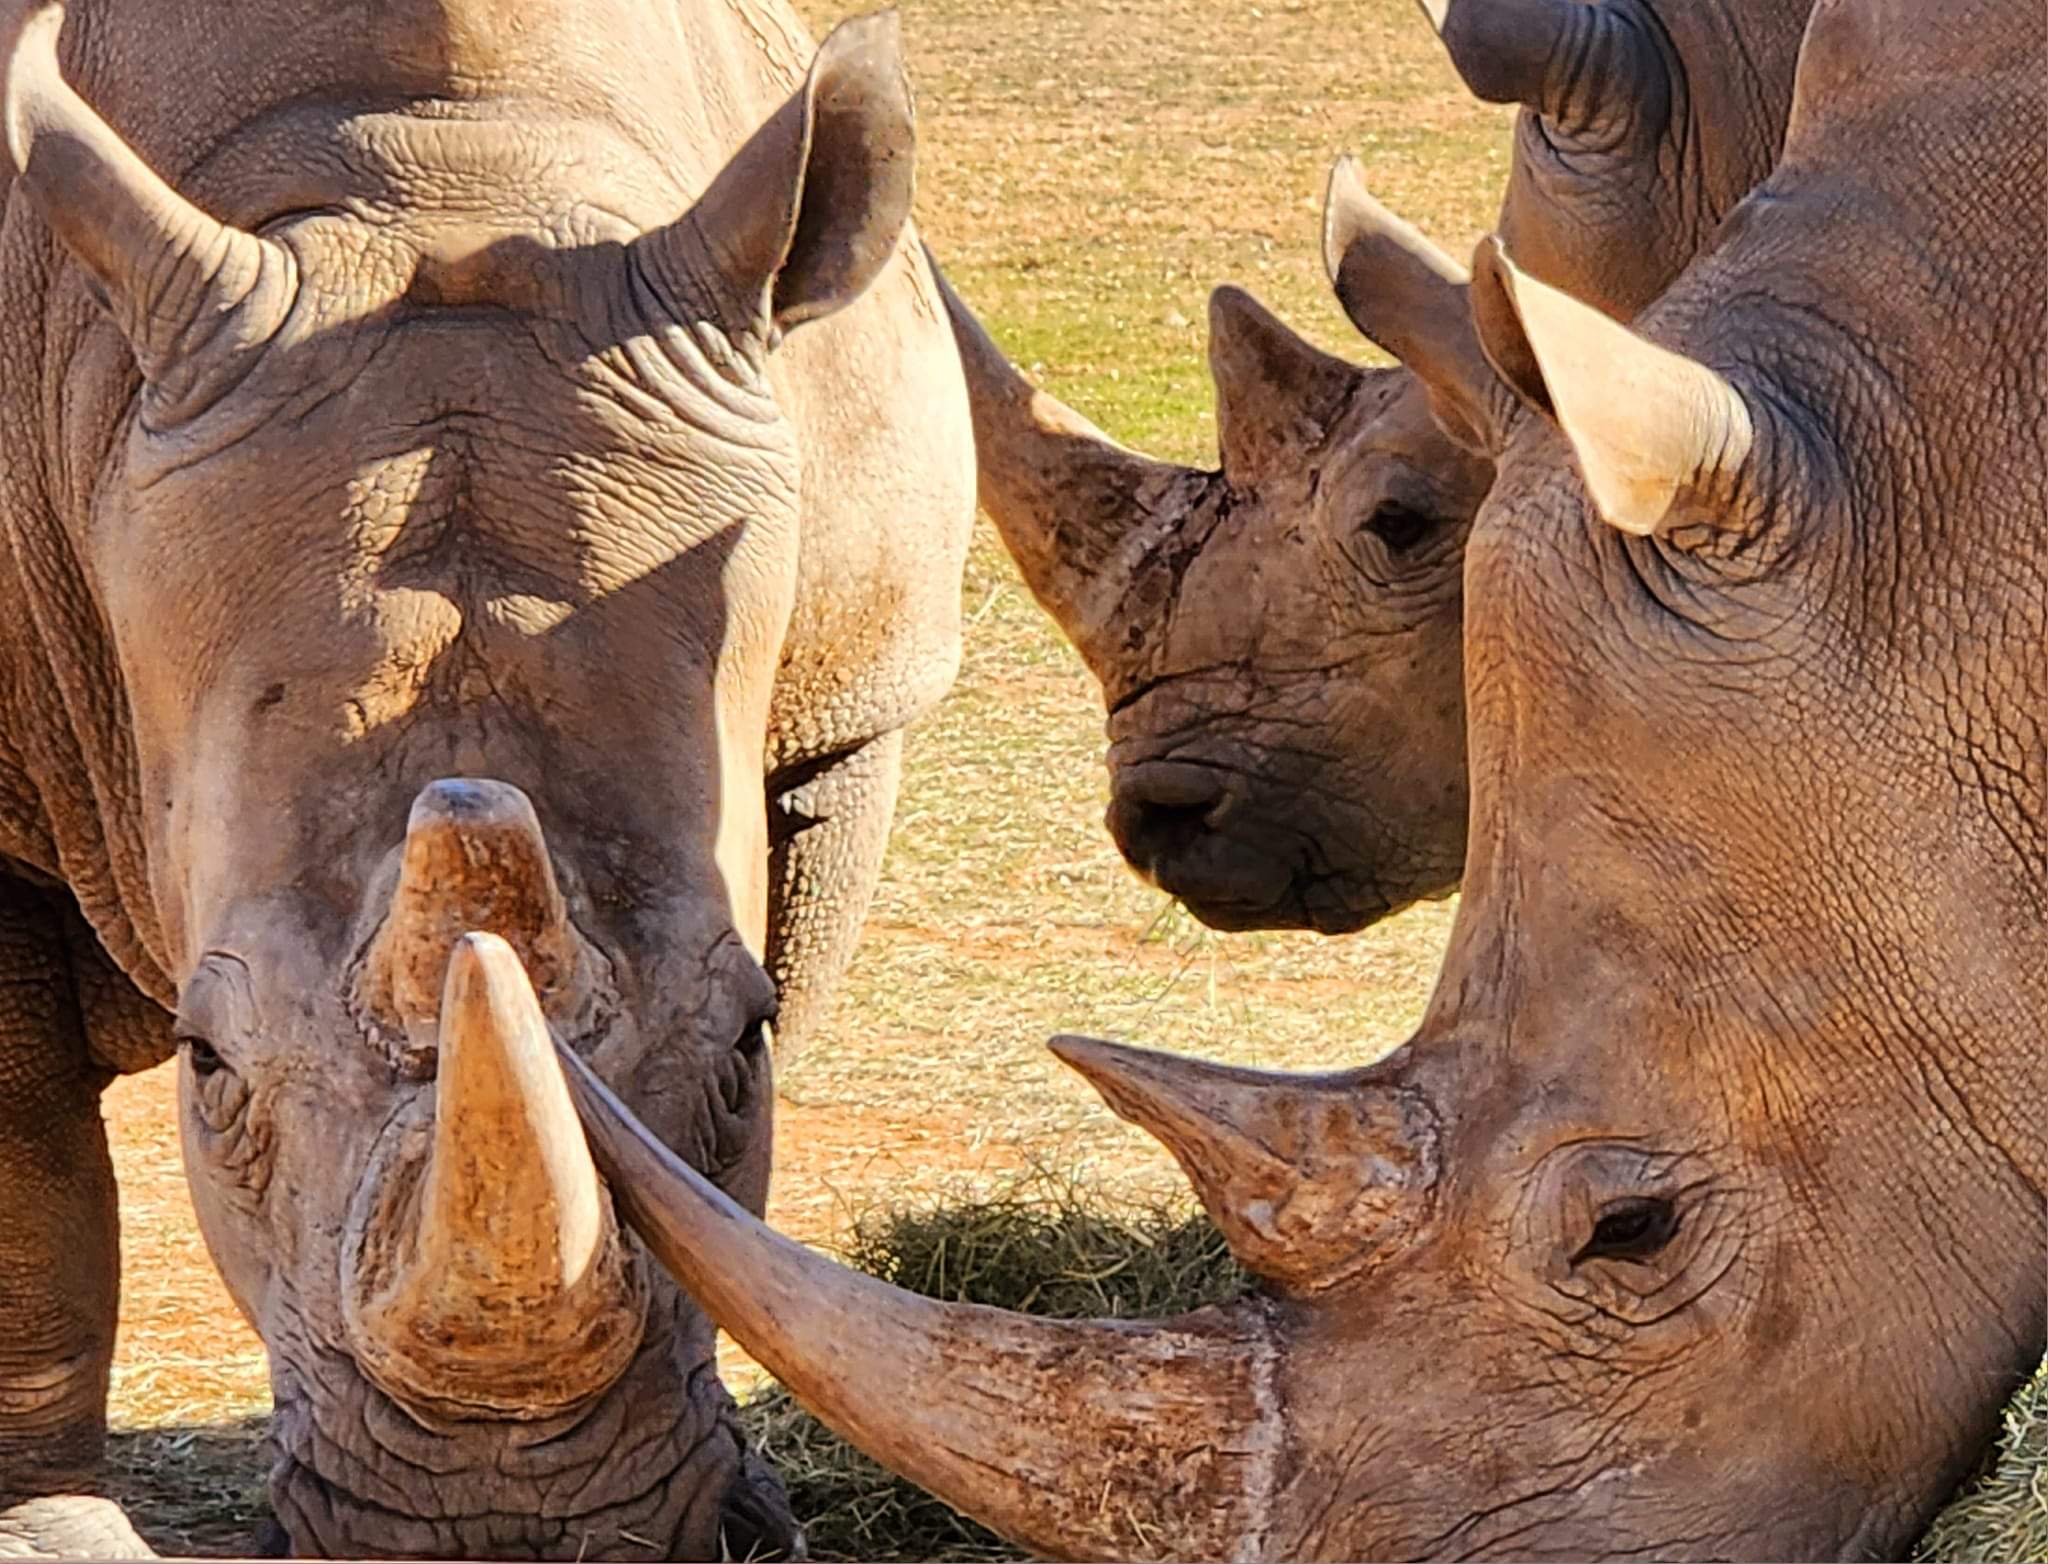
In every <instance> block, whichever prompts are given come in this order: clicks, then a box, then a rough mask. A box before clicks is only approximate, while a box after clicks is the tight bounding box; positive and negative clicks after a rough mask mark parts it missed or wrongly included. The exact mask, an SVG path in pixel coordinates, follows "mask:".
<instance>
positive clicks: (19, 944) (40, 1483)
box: [0, 880, 120, 1494]
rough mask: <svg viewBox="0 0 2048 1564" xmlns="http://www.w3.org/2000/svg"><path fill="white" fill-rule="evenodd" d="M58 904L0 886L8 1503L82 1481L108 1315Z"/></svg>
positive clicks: (95, 1180)
mask: <svg viewBox="0 0 2048 1564" xmlns="http://www.w3.org/2000/svg"><path fill="white" fill-rule="evenodd" d="M68 900H69V898H68V897H67V896H66V895H65V893H64V892H63V891H62V890H61V889H56V890H46V889H42V888H39V887H36V886H31V885H28V884H25V883H23V882H22V881H20V880H4V881H0V1104H4V1107H0V1189H4V1190H5V1191H6V1193H7V1199H6V1200H5V1202H4V1204H0V1254H4V1255H6V1256H7V1257H8V1261H9V1273H10V1274H9V1276H8V1278H7V1285H6V1286H5V1288H4V1289H0V1471H4V1472H5V1474H6V1478H7V1481H6V1488H7V1490H8V1491H10V1492H12V1493H15V1494H20V1493H24V1492H28V1493H34V1492H40V1491H54V1490H60V1489H64V1488H68V1487H73V1486H76V1485H77V1484H79V1483H80V1482H82V1481H84V1480H86V1479H88V1478H89V1477H90V1476H91V1474H92V1471H93V1468H94V1466H95V1464H96V1463H97V1462H98V1460H99V1457H100V1453H101V1444H102V1441H103V1439H104V1437H105V1422H104V1417H105V1406H106V1398H107V1372H108V1368H109V1366H110V1364H111V1363H112V1360H113V1353H114V1319H115V1314H116V1311H117V1307H118V1303H119V1288H120V1256H119V1254H118V1252H117V1249H116V1209H115V1206H116V1200H115V1191H114V1170H113V1164H112V1162H111V1161H110V1160H109V1158H108V1155H107V1141H106V1133H105V1131H104V1129H103V1128H102V1127H101V1124H100V1115H99V1095H100V1091H101V1089H102V1088H103V1087H104V1086H105V1085H106V1083H107V1080H108V1079H109V1072H108V1071H106V1070H105V1069H103V1068H101V1067H100V1066H99V1065H98V1064H97V1063H96V1061H95V1060H94V1059H93V1057H92V1052H91V1047H90V1044H89V1043H88V1041H87V1037H86V1031H85V1026H84V1022H83V1018H82V1015H81V1005H80V994H79V985H78V983H77V982H76V980H75V978H74V976H73V971H72V962H71V955H70V949H69V942H68V940H67V938H66V928H65V922H66V919H65V908H64V905H63V904H64V903H65V902H66V901H68ZM24 1261H26V1262H27V1263H26V1264H24V1263H23V1262H24Z"/></svg>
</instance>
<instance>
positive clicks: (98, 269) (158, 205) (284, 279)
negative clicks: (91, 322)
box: [6, 4, 298, 396]
mask: <svg viewBox="0 0 2048 1564" xmlns="http://www.w3.org/2000/svg"><path fill="white" fill-rule="evenodd" d="M63 25H64V7H63V6H62V5H56V4H52V5H44V6H42V7H40V8H37V9H35V10H34V11H33V12H32V13H31V14H30V15H29V16H28V18H27V20H26V21H24V22H23V23H22V25H21V28H20V31H19V32H18V33H17V34H16V36H15V39H14V48H13V52H12V53H11V54H10V56H9V57H8V61H7V101H6V121H7V148H8V152H9V154H10V155H11V156H12V158H13V160H14V166H15V168H16V169H17V170H18V171H19V172H18V174H17V177H16V180H15V184H16V187H17V188H19V189H20V190H21V191H22V192H23V193H25V194H26V195H27V196H28V198H29V199H30V200H32V201H33V202H34V203H35V205H36V207H37V209H38V210H39V211H40V212H41V213H42V216H43V219H44V221H46V222H47V223H48V224H49V225H50V227H51V228H52V230H54V231H55V233H56V234H57V237H58V238H59V239H61V240H62V241H63V242H64V244H65V246H66V247H67V248H68V249H69V250H70V251H71V253H72V254H73V255H75V256H76V257H77V258H78V260H79V262H80V263H81V264H82V265H83V266H84V267H85V268H86V270H88V271H89V272H91V273H92V275H93V277H94V278H95V279H96V280H97V281H98V283H99V284H100V286H101V287H102V288H103V289H104V290H105V292H106V295H107V302H108V306H109V308H110V309H111V310H112V311H113V314H114V317H115V319H116V321H117V322H118V323H119V325H120V326H121V329H122V331H123V333H124V334H125V335H126V336H127V338H128V342H129V345H130V347H131V348H132V349H133V350H134V353H135V357H136V361H137V363H138V365H139V366H140V367H141V369H142V372H143V376H144V378H145V379H147V380H148V381H149V382H150V383H151V384H152V385H154V386H157V387H158V388H159V389H160V390H162V391H164V392H166V393H169V394H171V395H173V396H176V395H179V394H182V393H184V392H186V391H189V390H190V389H192V386H193V384H194V383H195V381H196V379H197V377H198V375H199V374H200V372H201V369H202V367H203V368H206V369H210V370H212V371H215V372H219V371H220V370H222V369H223V368H224V367H225V366H226V361H227V360H229V359H231V358H232V357H233V356H234V355H237V354H239V353H242V352H244V351H246V350H250V349H253V348H256V347H258V346H260V345H261V344H262V343H264V342H267V341H268V340H269V339H270V337H271V336H273V335H274V334H275V332H276V331H277V328H278V327H279V325H280V324H281V323H282V322H283V320H284V317H285V315H286V313H287V312H288V311H289V309H290V307H291V304H292V301H293V299H294V297H295V296H296V293H297V287H298V271H297V266H296V263H295V262H294V261H293V259H292V256H291V253H290V252H289V251H288V250H286V249H285V248H284V247H283V246H282V245H278V244H270V243H266V242H265V241H263V240H261V239H259V238H257V237H256V236H255V235H254V234H251V233H246V232H244V231H243V230H241V229H239V228H234V227H231V226H229V225H228V224H226V223H222V222H219V221H217V220H215V219H214V218H212V217H209V216H208V215H207V214H206V213H205V212H202V211H201V210H200V209H199V208H198V207H196V206H194V205H193V204H192V203H191V202H190V201H187V200H186V199H185V198H184V197H183V196H181V195H179V194H178V192H177V191H175V190H173V189H172V188H171V187H170V185H168V184H167V183H165V182H164V180H163V179H162V178H161V177H159V176H158V175H157V173H156V172H155V171H154V170H152V169H151V168H150V167H149V165H148V164H146V163H145V162H143V160H142V159H141V158H140V157H138V156H137V155H136V153H135V151H134V149H133V148H132V147H130V146H129V145H128V144H127V143H126V142H125V141H123V140H122V139H121V138H120V136H118V135H117V134H115V132H114V130H113V128H112V127H111V126H109V125H108V124H107V122H106V121H105V120H103V119H102V118H100V116H99V115H98V114H96V113H95V112H94V111H93V109H92V108H91V107H90V106H89V105H88V104H87V103H86V102H85V100H84V99H83V98H81V97H79V95H78V94H77V93H76V92H74V91H72V89H71V87H70V85H69V84H68V83H67V82H66V81H65V79H64V74H63V71H62V69H61V67H60V65H59V63H58V58H57V38H58V34H59V32H60V31H61V29H62V28H63Z"/></svg>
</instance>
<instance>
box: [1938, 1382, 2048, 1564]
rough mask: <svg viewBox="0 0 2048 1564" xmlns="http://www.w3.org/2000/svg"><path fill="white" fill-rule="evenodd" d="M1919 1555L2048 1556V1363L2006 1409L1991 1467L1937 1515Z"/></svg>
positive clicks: (2011, 1560)
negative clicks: (2001, 1436)
mask: <svg viewBox="0 0 2048 1564" xmlns="http://www.w3.org/2000/svg"><path fill="white" fill-rule="evenodd" d="M1913 1557H1914V1558H1916V1559H1981V1560H1983V1561H1985V1564H2039V1561H2040V1560H2044V1559H2048V1364H2043V1365H2042V1368H2041V1371H2040V1372H2039V1373H2038V1374H2036V1375H2035V1376H2034V1378H2033V1382H2032V1383H2031V1384H2029V1385H2028V1386H2027V1387H2026V1389H2024V1390H2022V1391H2021V1392H2020V1393H2019V1394H2018V1395H2017V1396H2015V1397H2014V1398H2013V1402H2012V1405H2011V1406H2009V1407H2007V1408H2006V1409H2005V1437H2004V1439H2002V1440H2001V1441H2000V1442H1999V1447H1998V1454H1997V1457H1996V1459H1995V1463H1994V1464H1993V1466H1992V1468H1991V1470H1990V1471H1989V1472H1988V1473H1987V1474H1986V1475H1985V1476H1983V1477H1981V1478H1979V1479H1978V1480H1977V1482H1976V1483H1975V1484H1973V1485H1972V1486H1971V1487H1970V1488H1969V1489H1968V1490H1967V1491H1966V1492H1964V1493H1963V1494H1961V1495H1959V1496H1958V1497H1957V1498H1956V1500H1955V1502H1954V1503H1952V1504H1950V1505H1949V1507H1948V1508H1947V1509H1945V1510H1943V1511H1942V1512H1941V1514H1939V1515H1938V1516H1936V1517H1935V1520H1934V1525H1933V1527H1932V1528H1930V1529H1929V1531H1928V1533H1927V1535H1926V1536H1925V1537H1923V1538H1921V1539H1920V1546H1919V1548H1918V1549H1916V1550H1915V1552H1914V1554H1913Z"/></svg>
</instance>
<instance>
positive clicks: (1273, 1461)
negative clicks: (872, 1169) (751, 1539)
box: [557, 1050, 1288, 1559]
mask: <svg viewBox="0 0 2048 1564" xmlns="http://www.w3.org/2000/svg"><path fill="white" fill-rule="evenodd" d="M557 1057H558V1058H559V1059H560V1060H561V1063H562V1066H563V1068H564V1070H565V1071H566V1072H567V1073H568V1076H569V1079H570V1083H571V1090H572V1093H573V1095H574V1097H575V1099H576V1104H577V1107H578V1109H579V1110H580V1111H581V1113H582V1114H583V1119H584V1125H585V1127H586V1129H587V1131H588V1133H589V1135H590V1144H591V1149H592V1151H593V1152H594V1153H595V1154H596V1157H597V1162H598V1165H599V1167H600V1168H602V1169H603V1170H604V1174H605V1177H606V1178H607V1179H608V1180H609V1181H610V1183H611V1186H612V1189H613V1191H614V1194H615V1196H616V1198H617V1199H618V1201H619V1205H620V1209H621V1211H622V1212H623V1213H624V1215H625V1217H626V1219H627V1221H628V1222H629V1223H631V1225H632V1226H633V1227H634V1228H635V1230H636V1231H638V1233H639V1234H640V1236H641V1238H642V1239H643V1240H645V1242H646V1244H647V1246H648V1248H649V1249H650V1250H651V1251H652V1252H653V1253H654V1255H655V1257H656V1258H657V1259H659V1260H660V1261H661V1263H662V1264H663V1265H665V1266H666V1267H667V1268H668V1269H669V1270H670V1271H671V1272H673V1273H674V1275H675V1277H676V1279H677V1280H678V1281H679V1282H680V1283H681V1284H682V1285H683V1286H684V1287H685V1288H686V1289H688V1291H689V1292H690V1293H691V1294H693V1295H694V1296H695V1297H696V1299H697V1300H698V1302H700V1303H701V1304H702V1305H703V1306H704V1307H705V1308H706V1309H707V1310H708V1311H709V1312H710V1314H711V1315H712V1317H713V1318H714V1319H716V1320H717V1321H718V1322H719V1323H720V1324H721V1325H723V1326H724V1327H725V1328H726V1329H727V1330H728V1331H729V1332H731V1334H732V1335H733V1337H734V1338H735V1339H736V1340H738V1341H739V1342H740V1344H741V1345H742V1346H743V1347H745V1349H746V1350H747V1351H748V1352H749V1353H751V1354H752V1355H753V1356H754V1357H755V1358H756V1359H757V1360H758V1361H759V1362H761V1363H762V1364H764V1365H765V1366H766V1367H767V1368H768V1369H769V1370H770V1371H771V1372H773V1373H774V1374H775V1375H776V1376H777V1377H778V1378H779V1379H781V1380H782V1382H783V1383H784V1384H786V1385H787V1386H789V1388H790V1389H791V1390H792V1391H793V1392H794V1393H795V1394H796V1396H797V1397H798V1399H799V1400H801V1401H802V1402H804V1404H805V1405H807V1406H808V1407H810V1408H811V1410H812V1411H813V1412H815V1413H816V1414H817V1415H818V1417H819V1418H821V1419H822V1420H823V1421H824V1422H825V1423H826V1424H828V1425H829V1426H831V1427H832V1428H834V1429H836V1430H837V1431H839V1432H840V1433H841V1434H842V1435H844V1436H845V1437H846V1438H848V1439H850V1440H852V1441H853V1442H854V1443H855V1444H857V1445H858V1446H859V1447H860V1448H861V1449H863V1450H865V1451H866V1452H868V1453H869V1454H870V1455H872V1456H874V1457H876V1458H877V1459H879V1460H880V1461H882V1462H883V1463H884V1464H886V1465H888V1466H890V1467H892V1468H894V1469H895V1470H896V1471H898V1472H900V1473H902V1474H903V1475H904V1476H906V1477H908V1478H909V1479H911V1480H912V1481H913V1482H916V1483H918V1484H919V1485H921V1486H922V1487H925V1488H927V1489H929V1490H930V1491H931V1492H933V1493H935V1494H937V1495H938V1496H939V1497H940V1498H942V1499H944V1500H945V1501H946V1502H947V1503H948V1504H951V1505H953V1506H954V1507H955V1508H957V1509H959V1510H961V1511H963V1512H965V1513H966V1514H969V1515H972V1516H974V1517H975V1518H976V1519H978V1520H980V1521H982V1522H983V1523H984V1524H986V1525H988V1526H990V1527H991V1528H993V1529H994V1530H996V1531H998V1532H1000V1533H1002V1534H1003V1535H1005V1536H1007V1537H1009V1538H1010V1539H1012V1540H1013V1541H1015V1542H1017V1543H1018V1544H1020V1545H1022V1546H1023V1547H1026V1548H1028V1549H1030V1550H1032V1551H1033V1552H1035V1553H1037V1554H1039V1555H1041V1556H1045V1557H1052V1558H1103V1559H1109V1558H1162V1557H1164V1558H1256V1557H1260V1556H1263V1555H1264V1554H1265V1553H1266V1552H1267V1551H1268V1548H1269V1542H1268V1538H1267V1527H1268V1523H1269V1516H1270V1513H1271V1511H1272V1508H1273V1500H1274V1497H1275V1494H1276V1491H1277V1489H1278V1487H1279V1485H1280V1483H1281V1482H1282V1481H1283V1480H1284V1476H1285V1463H1286V1460H1287V1442H1288V1441H1287V1429H1286V1426H1285V1422H1284V1417H1285V1414H1284V1412H1283V1410H1282V1409H1281V1407H1280V1397H1279V1394H1278V1386H1277V1374H1278V1372H1279V1365H1280V1361H1281V1357H1282V1351H1283V1348H1282V1343H1283V1339H1284V1335H1283V1333H1284V1331H1285V1329H1286V1327H1285V1326H1284V1325H1282V1324H1281V1323H1280V1322H1279V1314H1278V1312H1277V1311H1276V1309H1275V1308H1274V1306H1273V1305H1272V1304H1271V1303H1270V1302H1267V1301H1264V1300H1246V1301H1244V1302H1241V1303H1239V1304H1236V1305H1232V1306H1230V1307H1228V1308H1223V1309H1210V1310H1205V1311H1203V1312H1201V1313H1198V1314H1193V1315H1186V1316H1183V1317H1181V1318H1178V1319H1173V1320H1164V1321H1156V1322H1154V1321H1122V1320H1089V1321H1075V1320H1046V1319H1034V1318H1031V1317H1029V1316H1025V1315H1016V1314H1010V1313H1007V1312H1005V1311H1003V1310H1000V1309H991V1308H985V1307H982V1306H979V1305H973V1304H959V1303H945V1302H940V1301H937V1300H934V1299H930V1298H923V1297H919V1296H916V1295H914V1294H912V1293H908V1292H905V1291H903V1290H902V1289H900V1288H897V1287H894V1286H892V1285H890V1284H889V1283H887V1282H884V1281H881V1280H879V1279H877V1278H875V1277H872V1276H865V1275H862V1274H860V1273H858V1272H855V1271H851V1270H848V1269H847V1268H845V1267H843V1266H840V1265H837V1264H835V1263H834V1262H832V1261H830V1260H827V1259H825V1258H824V1257H823V1256H822V1255H818V1254H816V1253H814V1252H812V1251H811V1250H809V1249H806V1248H804V1247H803V1246H802V1245H800V1244H796V1243H793V1242H791V1241H790V1240H788V1239H786V1238H783V1237H781V1236H779V1235H778V1234H776V1233H774V1232H772V1231H770V1230H769V1229H768V1228H767V1227H766V1226H764V1225H763V1224H762V1223H761V1222H759V1221H758V1220H756V1219H755V1218H754V1217H753V1215H752V1214H751V1213H749V1212H747V1211H746V1210H744V1209H743V1208H741V1207H740V1206H739V1205H738V1204H736V1203H735V1202H734V1201H732V1200H730V1199H728V1198H727V1197H726V1196H725V1195H724V1194H723V1193H721V1192H720V1191H719V1190H718V1189H716V1188H715V1187H714V1186H713V1185H711V1184H710V1183H709V1182H707V1181H706V1180H705V1179H704V1178H702V1177H701V1176H700V1175H699V1174H697V1173H696V1172H695V1171H694V1170H692V1169H691V1168H690V1167H688V1166H687V1165H686V1164H685V1163H684V1162H683V1161H682V1160H681V1159H680V1158H679V1157H677V1156H676V1155H675V1154H674V1153H673V1152H671V1151H670V1150H669V1149H668V1148H667V1147H666V1146H664V1145H662V1144H661V1143H660V1141H658V1140H657V1139H655V1138H654V1136H653V1135H652V1134H651V1133H650V1132H649V1131H648V1130H647V1129H646V1128H645V1127H644V1126H642V1125H641V1124H640V1123H639V1121H638V1120H636V1119H635V1118H634V1117H633V1115H632V1114H631V1113H630V1112H629V1111H628V1110H627V1109H626V1108H625V1107H624V1106H622V1105H621V1104H620V1103H619V1101H618V1100H617V1098H615V1097H614V1096H613V1095H612V1094H611V1093H610V1092H609V1091H608V1090H607V1089H606V1088H605V1086H604V1084H603V1083H602V1082H601V1081H599V1080H598V1078H597V1077H596V1075H595V1074H593V1073H592V1072H591V1070H590V1069H589V1067H588V1066H586V1065H585V1064H584V1063H583V1062H582V1061H581V1060H580V1059H577V1058H576V1057H575V1056H574V1055H573V1054H570V1053H569V1052H568V1051H567V1050H558V1053H557Z"/></svg>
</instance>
